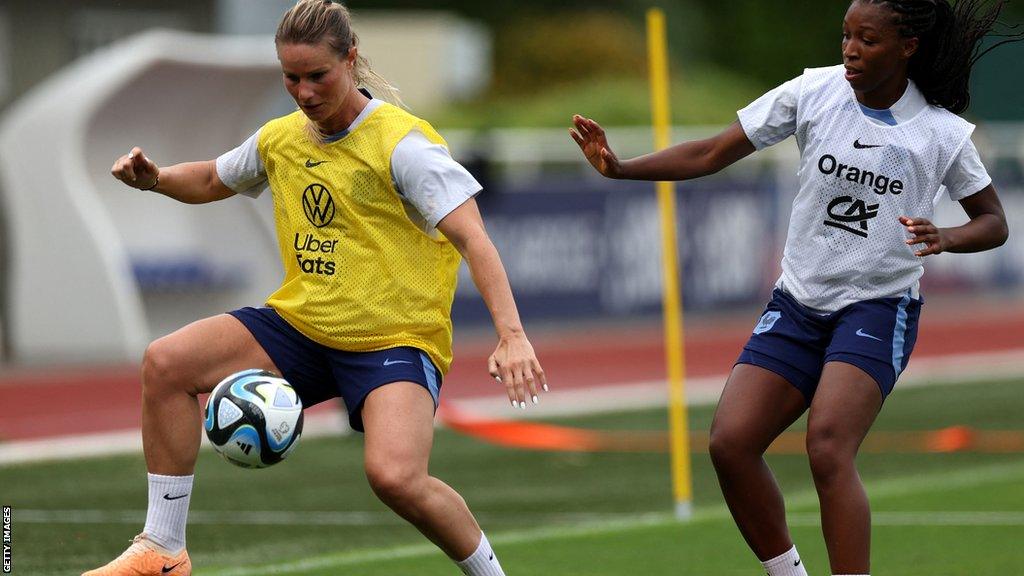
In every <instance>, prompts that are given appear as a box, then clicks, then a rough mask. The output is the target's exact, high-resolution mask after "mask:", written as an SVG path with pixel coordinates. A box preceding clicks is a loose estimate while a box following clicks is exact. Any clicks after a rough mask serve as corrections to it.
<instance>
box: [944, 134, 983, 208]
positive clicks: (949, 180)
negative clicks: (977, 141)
mask: <svg viewBox="0 0 1024 576" xmlns="http://www.w3.org/2000/svg"><path fill="white" fill-rule="evenodd" d="M991 183H992V177H991V176H989V175H988V170H985V165H984V164H982V163H981V156H980V155H978V149H977V148H976V147H975V146H974V142H971V141H970V140H967V143H966V144H964V147H963V148H961V149H960V154H958V155H957V157H956V159H955V160H953V164H952V165H951V166H950V167H949V172H946V179H945V180H943V181H942V185H943V186H945V187H946V190H947V191H948V192H949V198H950V200H954V201H958V200H963V199H964V198H967V197H968V196H971V195H974V194H977V193H978V192H981V191H982V190H983V189H985V188H986V187H987V186H988V185H989V184H991Z"/></svg>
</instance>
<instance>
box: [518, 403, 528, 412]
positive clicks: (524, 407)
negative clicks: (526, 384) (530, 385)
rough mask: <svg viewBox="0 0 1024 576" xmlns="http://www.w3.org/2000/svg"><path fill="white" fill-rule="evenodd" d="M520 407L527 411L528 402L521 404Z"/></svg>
mask: <svg viewBox="0 0 1024 576" xmlns="http://www.w3.org/2000/svg"><path fill="white" fill-rule="evenodd" d="M519 407H520V408H522V409H523V410H526V402H520V403H519Z"/></svg>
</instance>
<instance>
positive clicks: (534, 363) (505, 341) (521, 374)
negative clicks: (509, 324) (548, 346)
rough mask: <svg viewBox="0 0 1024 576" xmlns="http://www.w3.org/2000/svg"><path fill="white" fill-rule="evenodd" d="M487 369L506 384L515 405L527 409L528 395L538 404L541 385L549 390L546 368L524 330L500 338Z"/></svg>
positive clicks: (496, 378)
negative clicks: (538, 387)
mask: <svg viewBox="0 0 1024 576" xmlns="http://www.w3.org/2000/svg"><path fill="white" fill-rule="evenodd" d="M487 369H488V371H489V372H490V373H491V377H493V378H494V379H495V380H496V381H497V382H498V383H499V384H502V385H504V386H505V391H506V392H508V399H509V401H510V402H512V407H513V408H526V398H527V396H529V397H530V399H531V400H532V401H533V403H534V404H536V403H537V402H538V394H539V393H540V391H539V390H538V389H537V385H538V384H540V387H541V389H543V390H544V391H545V392H547V390H548V382H547V378H545V376H544V369H543V368H541V366H540V361H538V360H537V355H536V353H534V351H533V346H532V345H531V344H530V341H529V340H527V339H526V334H523V333H522V332H517V333H515V334H513V335H511V336H508V337H503V338H501V339H500V340H499V341H498V347H497V348H496V349H495V350H494V354H491V357H490V358H488V359H487Z"/></svg>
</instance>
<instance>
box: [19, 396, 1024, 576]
mask: <svg viewBox="0 0 1024 576" xmlns="http://www.w3.org/2000/svg"><path fill="white" fill-rule="evenodd" d="M1022 413H1024V382H1019V381H1007V382H993V383H985V384H970V385H950V386H941V387H931V388H919V389H907V390H897V392H896V393H895V394H894V395H893V396H892V397H891V398H890V399H889V401H888V402H887V405H886V407H885V408H884V409H883V411H882V415H881V417H880V418H879V421H878V423H877V424H876V426H875V430H877V431H882V430H889V431H912V430H930V429H939V428H945V427H949V426H953V425H966V426H972V427H975V428H978V429H982V430H1017V429H1020V428H1021V423H1022V421H1024V420H1022V418H1021V416H1020V415H1021V414H1022ZM711 414H712V409H711V408H710V407H706V408H697V409H694V410H693V411H692V412H691V416H690V421H691V425H692V426H693V427H694V428H695V429H697V430H706V429H707V427H708V425H709V422H710V418H711ZM560 422H561V423H565V424H570V425H578V426H583V427H588V428H596V429H605V430H607V429H636V430H658V429H665V428H666V417H665V414H664V412H663V411H661V410H658V411H643V412H629V413H621V414H602V415H592V416H586V417H578V418H573V419H562V420H560ZM801 425H802V422H801V423H798V424H797V425H796V426H797V427H799V426H801ZM361 451H362V439H361V437H360V436H358V435H353V436H346V437H340V438H326V439H316V440H309V439H307V440H304V441H303V444H302V445H301V446H300V447H299V449H298V450H297V451H296V452H295V453H294V454H293V455H292V456H291V457H290V458H289V460H288V461H287V462H285V463H283V464H281V465H279V466H277V467H275V468H271V469H267V470H261V471H248V470H242V469H238V468H235V467H233V466H230V465H228V464H226V463H224V462H223V461H221V460H220V459H219V458H218V457H217V456H216V455H214V454H213V453H212V452H209V451H203V452H202V453H201V455H200V462H199V465H198V468H197V475H196V484H195V490H194V492H193V497H192V513H191V515H190V527H189V533H188V541H189V552H190V554H191V555H192V559H193V563H194V565H195V566H196V568H195V574H197V575H209V576H248V575H259V574H295V575H301V576H326V575H328V574H330V575H336V574H360V575H367V576H375V575H407V574H415V575H424V576H429V575H435V574H437V575H441V574H445V575H450V574H457V573H458V571H457V569H456V568H455V567H454V566H453V565H452V564H451V563H450V562H449V561H448V560H447V559H446V558H445V557H444V556H443V555H442V554H441V553H440V552H439V551H437V550H436V549H435V548H433V547H432V546H430V545H429V544H428V543H426V540H425V539H423V538H422V536H420V535H419V533H418V532H416V531H415V530H414V529H412V528H411V527H409V526H406V525H405V524H404V523H402V522H401V521H400V520H399V519H397V517H395V516H394V515H393V514H391V513H390V512H389V511H388V510H387V509H386V508H385V507H384V506H383V505H381V504H380V503H379V502H377V500H376V499H375V497H374V496H373V495H372V493H371V492H370V490H369V488H368V487H367V485H366V481H365V479H364V477H363V472H362V465H361ZM769 462H770V464H771V465H772V467H773V469H774V470H775V472H776V474H777V476H778V478H779V481H780V483H781V484H782V486H783V489H784V491H785V493H786V500H787V505H788V511H789V516H790V521H791V525H792V531H793V536H794V539H795V540H796V542H797V545H798V546H799V548H800V551H801V554H802V556H803V557H804V558H805V561H806V563H807V566H808V568H809V572H810V573H811V574H815V575H817V574H828V573H829V571H828V570H829V568H828V562H827V558H826V556H825V547H824V542H823V541H822V539H821V535H820V527H819V525H818V520H817V502H816V498H815V497H814V490H813V485H812V483H811V479H810V473H809V471H808V469H807V461H806V457H805V456H802V455H772V456H769ZM859 464H860V470H861V475H862V477H863V478H864V479H865V482H866V484H867V487H868V492H869V494H870V496H871V500H872V509H873V513H874V519H875V526H874V533H873V551H872V560H873V562H872V565H873V569H874V571H875V572H878V573H884V574H887V575H892V576H918V575H919V576H932V575H933V574H943V575H947V576H954V575H961V574H962V575H965V576H966V575H970V576H988V575H991V576H996V575H999V576H1003V575H1005V574H1015V573H1018V572H1019V571H1020V566H1021V561H1022V559H1024V556H1022V553H1021V549H1020V542H1024V488H1022V486H1024V454H1020V453H1003V454H982V453H973V452H956V453H938V454H929V453H904V452H893V453H880V454H863V455H862V456H861V458H860V461H859ZM693 469H694V493H695V494H696V501H695V503H694V505H695V510H696V514H695V517H694V519H693V520H692V521H690V522H688V523H683V524H680V523H677V522H675V521H674V520H672V519H671V517H670V516H669V514H668V512H669V511H670V510H671V508H672V502H671V495H670V481H669V477H668V474H669V466H668V460H667V455H665V454H655V453H640V454H588V453H544V452H528V451H518V450H508V449H503V448H497V447H494V446H490V445H486V444H483V443H480V442H478V441H476V440H473V439H471V438H466V437H462V436H458V435H455V434H453V433H451V432H448V431H445V430H440V431H439V432H438V435H437V441H436V444H435V448H434V457H433V461H432V470H431V471H432V473H433V474H435V475H437V476H438V477H440V478H442V479H444V480H445V481H447V482H449V483H450V484H452V485H453V486H454V487H455V488H456V489H457V490H459V492H460V493H461V494H462V495H463V496H464V497H465V498H466V500H467V501H468V502H469V504H470V507H471V508H472V509H473V511H474V513H475V514H476V515H477V517H478V519H479V520H480V522H481V524H482V525H483V526H484V529H485V530H486V531H487V533H488V537H489V538H490V539H491V541H492V543H493V544H494V545H495V548H496V549H497V551H498V553H499V555H500V557H501V560H502V564H503V566H504V567H505V569H506V572H508V573H509V574H511V575H515V576H526V575H565V576H573V575H581V576H582V575H584V574H585V575H587V576H603V575H613V574H614V575H621V574H651V575H658V574H665V575H669V574H672V575H679V574H699V575H702V576H703V575H708V576H714V575H723V576H725V575H737V576H739V575H751V576H754V575H757V574H760V572H761V571H760V566H759V565H758V564H757V562H756V560H755V558H754V557H753V555H752V554H751V553H750V552H749V551H748V550H747V548H746V546H745V544H744V543H743V541H742V539H741V538H740V536H739V533H738V532H737V531H736V528H735V527H734V526H733V524H732V521H731V519H730V518H729V516H728V513H727V512H726V510H725V507H724V504H723V502H722V499H721V495H720V493H719V492H718V488H717V485H716V483H715V480H714V473H713V471H712V469H711V465H710V462H709V460H708V458H707V455H706V454H694V460H693ZM0 504H3V505H6V506H12V507H13V526H12V544H13V561H14V564H13V567H14V573H15V574H26V575H33V576H47V575H58V574H79V573H81V571H83V570H85V569H88V568H92V567H95V566H97V565H100V564H102V563H104V562H106V561H108V560H110V559H111V558H112V557H114V556H116V555H117V554H119V553H120V552H121V551H122V550H123V548H124V547H125V546H126V545H127V543H128V539H129V538H130V537H131V536H133V535H134V534H135V533H136V532H138V531H139V530H140V529H141V526H142V524H143V522H144V519H145V506H146V482H145V466H144V463H143V460H142V457H141V455H137V456H130V457H118V458H103V459H89V460H76V461H65V462H57V463H47V464H37V465H19V466H9V467H4V468H0Z"/></svg>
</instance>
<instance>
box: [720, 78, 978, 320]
mask: <svg viewBox="0 0 1024 576" xmlns="http://www.w3.org/2000/svg"><path fill="white" fill-rule="evenodd" d="M922 102H924V97H923V95H921V94H920V90H918V89H917V87H916V86H914V85H913V83H911V84H910V86H908V88H907V92H906V93H905V94H904V96H903V98H901V99H900V101H899V102H897V104H896V105H895V106H894V107H893V108H892V109H890V110H889V111H888V113H889V114H891V115H892V117H893V119H894V120H895V121H896V122H895V124H896V125H891V124H892V123H893V122H891V121H890V122H883V121H878V120H876V119H875V118H869V116H868V114H869V113H871V115H872V116H881V114H874V113H879V112H885V111H870V110H868V111H865V110H864V109H863V108H862V106H861V105H860V103H859V102H857V99H856V95H855V94H854V92H853V88H852V87H851V86H850V84H849V82H847V81H846V78H845V69H844V67H843V66H833V67H829V68H818V69H808V70H805V71H804V74H803V75H802V76H800V77H799V78H796V79H794V80H791V81H789V82H787V83H785V84H783V85H782V86H780V87H778V88H776V89H774V90H772V91H770V92H768V93H767V94H765V95H764V96H762V97H761V98H759V99H758V100H756V101H755V102H753V103H752V104H750V105H749V106H747V107H746V108H744V109H743V110H740V111H739V113H738V116H739V120H740V124H741V125H742V127H743V130H744V132H745V133H746V135H747V138H749V139H750V142H751V143H752V144H753V145H754V146H755V148H757V149H759V150H760V149H762V148H765V147H767V146H771V145H773V144H776V143H778V142H781V141H782V140H784V139H786V138H788V137H789V136H791V135H795V136H796V138H797V145H798V147H799V148H800V170H799V173H798V174H799V177H800V190H799V191H798V193H797V195H796V198H795V199H794V201H793V214H792V216H791V218H790V226H789V233H788V236H787V239H786V248H785V252H784V255H783V259H782V276H781V278H780V279H779V285H780V286H782V287H784V289H785V290H787V291H788V292H789V293H790V294H792V295H793V297H795V298H796V299H797V300H798V301H799V302H801V303H802V304H804V305H805V306H808V307H810V308H814V309H817V310H821V311H826V312H832V311H836V310H839V309H840V308H843V307H844V306H847V305H849V304H852V303H854V302H858V301H862V300H869V299H873V298H883V297H890V296H897V295H902V294H905V293H907V291H908V290H912V289H915V288H916V286H917V282H918V279H919V278H920V277H921V275H922V274H923V273H924V268H923V266H922V259H921V258H919V257H917V256H915V255H914V250H915V249H916V248H915V247H912V246H908V245H907V244H906V243H905V240H906V239H907V238H909V235H908V234H907V232H906V228H905V227H904V226H903V225H902V224H900V222H899V220H898V218H899V216H910V217H920V218H928V219H931V218H932V215H933V209H934V204H933V201H934V200H935V199H936V197H937V195H938V192H939V190H940V189H941V188H942V187H943V186H945V187H946V189H947V190H948V194H949V197H950V198H951V199H953V200H961V199H963V198H966V197H967V196H970V195H972V194H975V193H977V192H979V191H981V190H982V189H983V188H985V187H986V186H988V185H989V184H991V182H992V179H991V178H990V177H989V175H988V173H987V172H986V171H985V168H984V166H983V165H982V164H981V160H980V158H978V153H977V150H976V149H975V148H974V146H973V145H971V144H970V135H971V133H972V132H973V130H974V126H973V125H972V124H970V123H968V122H967V121H965V120H963V119H961V118H960V117H959V116H957V115H955V114H952V113H950V112H948V111H946V110H943V109H941V108H938V107H935V106H930V105H928V104H927V103H926V102H924V104H923V105H921V104H922Z"/></svg>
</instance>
